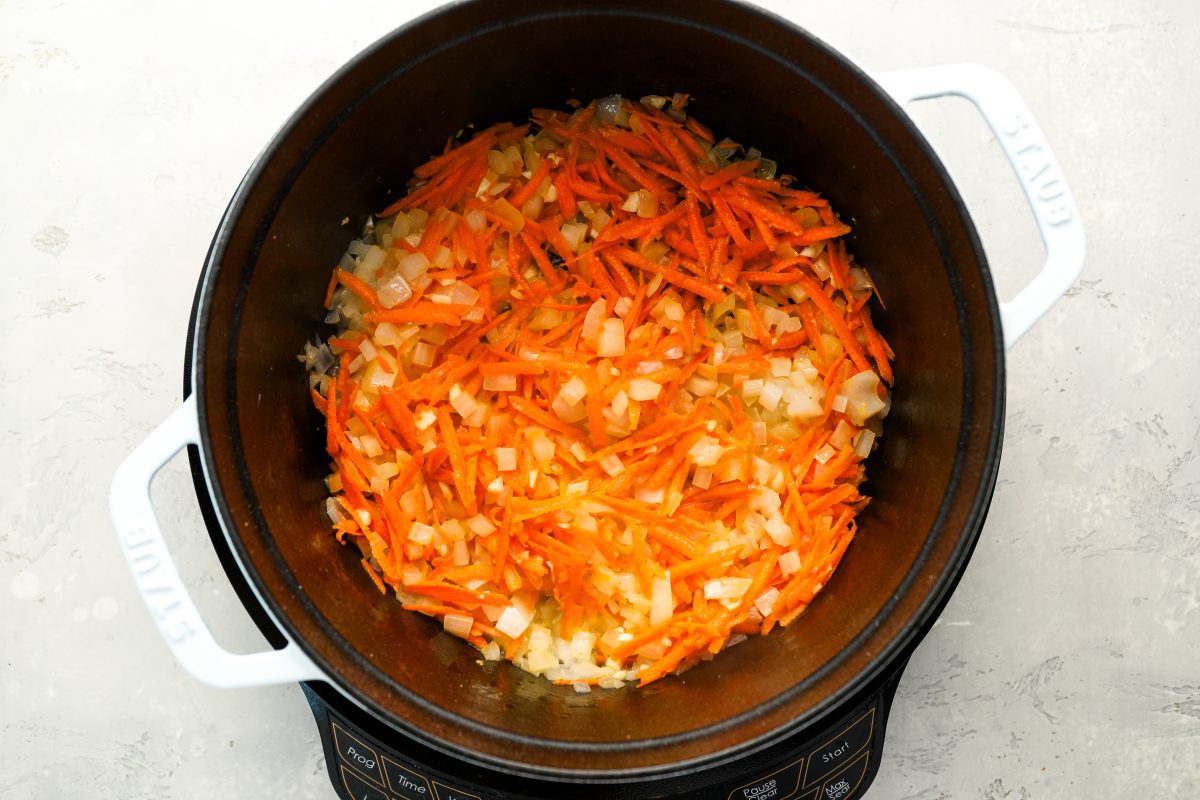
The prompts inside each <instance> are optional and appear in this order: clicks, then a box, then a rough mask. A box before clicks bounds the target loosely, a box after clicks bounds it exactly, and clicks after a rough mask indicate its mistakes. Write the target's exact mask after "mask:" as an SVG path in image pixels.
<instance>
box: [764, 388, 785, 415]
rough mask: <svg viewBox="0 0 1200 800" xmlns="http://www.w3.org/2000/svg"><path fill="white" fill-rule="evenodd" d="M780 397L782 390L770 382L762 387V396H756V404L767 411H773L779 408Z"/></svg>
mask: <svg viewBox="0 0 1200 800" xmlns="http://www.w3.org/2000/svg"><path fill="white" fill-rule="evenodd" d="M781 397H783V389H780V388H779V384H777V383H774V382H770V383H767V384H766V385H764V386H763V389H762V394H760V395H759V396H758V404H759V405H760V406H762V407H763V408H765V409H766V410H767V411H774V410H775V409H776V407H778V406H779V400H780V398H781Z"/></svg>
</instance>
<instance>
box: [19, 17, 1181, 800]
mask: <svg viewBox="0 0 1200 800" xmlns="http://www.w3.org/2000/svg"><path fill="white" fill-rule="evenodd" d="M431 5H432V4H430V3H428V2H422V3H392V4H388V5H372V4H367V3H350V2H343V3H333V2H326V3H312V4H301V5H295V4H293V5H289V6H271V7H268V6H267V5H266V4H246V3H234V2H230V1H229V0H214V2H209V3H206V4H203V5H192V4H166V3H162V4H160V3H152V2H145V0H118V1H117V2H111V3H102V4H98V3H84V2H80V1H79V0H65V2H58V3H45V2H35V1H34V0H0V181H2V186H3V192H2V193H0V218H2V219H3V224H2V225H0V265H2V266H0V269H2V270H3V271H4V274H6V275H8V276H9V277H8V279H7V280H6V284H5V287H4V289H3V290H2V291H0V333H2V334H3V340H4V341H5V342H7V350H6V351H5V354H4V356H3V358H2V359H0V386H2V387H3V388H2V389H0V464H3V468H2V474H3V475H4V485H5V487H6V491H5V492H4V494H3V495H2V496H0V508H2V509H3V513H2V514H0V516H3V518H4V519H5V520H7V521H6V522H4V523H2V524H0V642H2V645H0V797H3V798H13V800H23V799H24V798H50V797H84V796H86V797H98V798H155V800H160V799H162V798H192V797H254V798H275V797H290V798H332V797H333V794H332V791H331V789H330V787H329V783H328V778H327V776H326V773H325V769H324V763H323V758H322V755H321V752H320V746H319V742H318V739H317V731H316V727H315V726H314V725H313V723H312V720H311V717H310V715H309V712H308V709H307V707H306V705H305V703H304V700H303V699H302V697H301V694H300V691H299V690H298V689H297V688H296V687H295V686H284V687H275V688H270V689H259V690H238V691H222V690H217V689H212V688H208V687H206V686H203V685H201V684H199V683H197V682H195V681H194V680H192V679H191V678H190V677H188V676H187V675H186V674H185V673H184V672H183V671H182V670H181V669H180V668H179V667H178V666H177V665H176V663H175V662H174V660H173V659H172V657H171V656H170V654H169V653H168V651H167V649H166V647H165V646H164V645H163V644H162V642H161V640H160V639H159V636H158V634H157V632H156V631H155V629H154V628H153V626H152V624H151V622H150V618H149V615H148V614H147V613H146V611H145V609H144V608H143V607H142V605H141V603H140V601H139V599H138V598H137V596H136V594H135V591H134V588H133V584H132V582H131V581H130V578H129V574H128V570H127V568H126V566H125V565H124V563H123V561H122V559H121V557H120V555H119V552H118V550H117V547H116V543H115V541H114V536H113V532H112V528H111V525H110V523H109V519H108V510H107V502H106V496H107V489H108V483H109V480H110V478H111V476H112V473H113V470H114V469H115V467H116V465H117V464H118V463H119V461H120V460H121V459H122V458H123V457H124V455H125V454H127V453H128V452H129V451H130V450H131V449H132V448H133V447H134V446H135V445H136V444H137V443H138V442H139V441H140V440H141V439H142V438H143V437H144V436H145V435H146V434H147V433H148V432H149V431H150V430H151V429H152V428H153V427H154V426H155V425H156V424H157V423H158V422H159V421H160V420H162V419H163V418H164V417H166V415H167V414H168V413H169V412H170V411H171V410H172V409H173V408H174V407H175V406H176V404H177V403H178V402H179V399H180V387H181V376H182V362H183V352H184V333H185V327H186V324H187V319H188V311H189V306H190V303H191V299H192V291H193V287H194V283H195V280H196V277H197V275H198V273H199V269H200V265H201V261H202V259H203V257H204V253H205V250H206V248H207V246H208V241H209V238H210V236H211V233H212V231H213V229H214V227H215V225H216V223H217V220H218V218H219V217H220V214H221V212H222V210H223V209H224V207H225V203H226V201H227V200H228V198H229V196H230V194H231V193H232V191H233V189H234V187H235V186H236V185H237V183H238V180H239V179H240V177H241V175H242V173H243V172H244V170H245V169H246V168H247V166H248V165H249V163H250V161H251V160H252V159H253V157H254V156H255V155H256V153H257V152H258V150H259V149H260V148H261V147H262V146H263V144H264V143H265V142H266V141H267V140H268V139H269V137H270V136H271V134H272V133H273V132H274V130H275V128H276V127H277V126H278V125H279V124H280V123H281V122H282V121H283V120H284V119H285V118H286V116H287V115H288V114H289V113H290V112H291V111H292V109H293V108H294V107H295V106H296V105H297V104H298V103H299V102H300V101H301V100H303V99H304V98H305V97H306V96H307V95H308V93H309V92H310V91H311V90H313V89H314V88H315V87H316V86H317V85H318V84H319V83H320V82H321V80H323V79H324V78H325V77H326V76H328V75H329V74H330V72H332V71H333V70H334V69H335V68H336V67H338V66H339V65H341V64H342V63H343V62H344V61H345V60H347V59H348V58H350V57H351V56H352V55H354V54H355V53H356V52H357V51H358V50H360V49H361V48H362V47H364V46H365V45H367V44H368V43H369V42H371V41H372V40H374V39H375V38H377V36H378V35H379V34H381V33H382V32H384V31H385V30H388V29H390V28H391V27H393V26H394V25H396V24H399V23H400V22H403V21H404V20H405V19H406V18H408V17H409V16H411V15H414V14H416V13H417V12H418V11H422V10H425V9H426V8H428V7H430V6H431ZM769 5H770V7H771V8H773V9H774V10H776V11H778V12H780V13H782V14H784V15H786V16H788V17H790V18H792V19H793V20H795V21H797V22H799V23H800V24H802V25H804V26H806V27H808V28H810V29H811V30H812V31H814V32H815V33H817V34H818V35H820V36H822V37H823V38H825V39H826V40H828V41H829V42H831V43H832V44H834V45H835V46H838V47H840V48H842V49H843V50H845V51H846V52H848V53H850V54H851V55H853V56H854V57H855V58H857V59H858V60H859V61H860V62H861V63H863V64H866V65H869V66H873V67H877V68H891V67H905V66H917V65H927V64H937V63H944V62H956V61H964V60H974V61H979V62H982V63H985V64H989V65H991V66H994V67H996V68H998V69H999V70H1000V71H1002V72H1003V73H1005V74H1006V75H1007V76H1008V77H1009V78H1010V79H1011V80H1012V81H1013V83H1015V84H1016V85H1017V86H1018V87H1019V89H1020V90H1021V92H1022V93H1023V94H1024V96H1025V99H1026V101H1027V102H1028V104H1029V106H1030V107H1031V108H1032V109H1033V110H1034V112H1035V114H1036V115H1037V117H1038V119H1039V120H1040V122H1041V124H1042V126H1043V128H1044V129H1045V131H1046V133H1047V135H1048V137H1049V138H1050V140H1051V142H1052V143H1053V145H1054V147H1055V148H1056V151H1057V154H1058V156H1059V158H1060V160H1061V162H1062V165H1063V168H1064V170H1065V172H1066V174H1067V175H1068V177H1069V178H1070V180H1071V183H1072V186H1073V188H1074V191H1075V195H1076V198H1077V200H1078V202H1079V205H1080V206H1081V208H1082V211H1083V216H1084V219H1085V221H1086V225H1087V229H1088V235H1089V245H1090V246H1089V253H1090V257H1089V259H1088V262H1087V266H1086V268H1085V272H1084V275H1083V279H1082V280H1081V281H1080V283H1079V284H1078V285H1077V286H1076V287H1075V288H1074V289H1073V290H1072V291H1071V292H1070V293H1069V295H1068V296H1067V297H1066V298H1065V299H1064V300H1063V301H1062V302H1061V303H1060V304H1059V305H1058V306H1057V307H1056V308H1055V309H1054V310H1053V311H1052V312H1051V313H1050V314H1049V316H1047V317H1046V318H1045V319H1044V320H1042V322H1041V323H1040V324H1039V325H1038V326H1037V327H1036V328H1035V329H1034V330H1033V331H1032V332H1031V333H1030V334H1029V335H1028V336H1027V337H1026V338H1025V339H1023V340H1022V341H1021V342H1020V343H1019V344H1018V346H1017V347H1016V348H1015V349H1014V350H1013V351H1012V352H1011V353H1010V356H1009V362H1008V368H1009V374H1008V380H1009V384H1008V419H1007V434H1006V442H1005V450H1004V459H1003V463H1002V466H1001V471H1000V481H999V486H998V489H997V492H996V496H995V500H994V502H993V504H992V508H991V514H990V516H989V518H988V521H987V524H986V527H985V528H984V531H983V536H982V538H981V541H980V544H979V547H978V549H977V550H976V552H975V555H974V558H973V559H972V561H971V563H970V566H969V568H968V569H967V571H966V575H965V577H964V579H963V581H962V584H961V585H960V587H959V589H958V591H957V593H956V594H955V596H954V598H953V600H952V601H951V602H950V604H949V606H948V607H947V609H946V610H945V613H944V614H943V615H942V618H941V620H940V621H939V622H938V624H937V626H936V627H935V628H934V629H933V631H932V632H931V633H930V635H929V636H928V638H927V639H926V640H925V642H924V643H923V644H922V646H921V647H920V649H919V650H918V651H917V653H916V655H915V657H914V658H913V661H912V664H911V665H910V667H909V668H908V671H907V672H906V673H905V675H904V678H903V681H902V683H901V685H900V690H899V693H898V696H897V700H896V705H895V708H894V713H893V717H892V721H891V725H890V728H889V738H888V741H887V747H886V752H885V757H884V763H883V767H882V770H881V772H880V775H879V778H878V779H877V781H876V784H875V787H874V789H873V790H872V792H871V795H870V796H871V797H872V798H880V799H881V800H945V799H946V798H954V799H955V800H957V799H958V798H982V799H983V800H1028V799H1029V798H1060V797H1068V798H1073V797H1104V798H1131V799H1132V798H1143V797H1144V798H1194V797H1200V407H1198V402H1197V396H1198V395H1200V392H1198V390H1200V343H1198V342H1200V340H1198V339H1197V337H1196V331H1197V328H1200V311H1197V308H1200V289H1198V288H1197V286H1198V284H1197V282H1196V281H1195V280H1194V279H1193V278H1194V273H1195V269H1194V265H1193V258H1194V255H1193V256H1189V253H1193V251H1194V248H1195V241H1196V238H1197V220H1196V213H1197V204H1196V192H1197V190H1198V188H1200V187H1198V186H1197V183H1196V179H1197V177H1198V176H1200V159H1198V158H1197V157H1196V148H1195V144H1194V139H1193V137H1194V136H1195V131H1196V130H1197V128H1198V127H1200V95H1198V94H1197V91H1196V87H1195V53H1196V52H1197V51H1198V49H1200V6H1197V5H1196V4H1192V3H1184V2H1173V3H1152V2H1145V0H1124V2H1114V1H1106V2H1087V3H1085V2H1083V0H1060V2H1057V3H1036V4H1028V3H1021V2H1017V1H1016V0H999V2H991V3H982V2H966V3H964V2H954V1H953V0H930V1H928V2H907V1H905V0H894V2H890V3H874V2H872V3H868V2H859V1H858V0H855V2H850V3H830V4H825V7H824V8H819V7H818V4H816V3H806V2H773V3H770V4H769ZM917 114H918V117H919V119H920V121H921V122H922V123H923V124H924V125H925V126H926V128H927V130H928V131H929V132H930V135H931V138H932V140H933V141H934V142H935V144H936V145H937V146H938V147H939V148H940V149H941V150H942V151H943V153H944V155H945V157H946V160H947V162H948V163H949V165H950V168H951V171H952V172H953V173H954V174H955V176H956V177H957V178H958V180H959V182H960V185H961V187H962V190H963V194H964V195H965V197H966V199H967V201H968V203H969V205H970V206H971V208H972V211H973V213H974V215H975V217H976V220H977V223H978V225H979V227H980V229H981V232H982V235H983V238H984V243H985V245H986V247H987V249H988V252H989V255H990V258H991V260H992V263H993V266H994V268H995V269H996V271H997V272H998V273H1000V287H1001V290H1002V294H1004V295H1006V296H1007V295H1009V294H1011V293H1012V290H1013V289H1015V288H1017V287H1019V286H1020V285H1021V282H1022V281H1023V280H1025V279H1027V278H1028V277H1029V276H1030V275H1031V274H1032V273H1033V272H1034V271H1035V269H1036V267H1037V265H1038V263H1039V261H1040V258H1041V251H1040V245H1039V243H1038V240H1037V237H1036V235H1035V233H1034V230H1033V226H1032V222H1031V219H1030V216H1029V214H1028V212H1027V211H1025V209H1024V206H1023V204H1022V201H1021V199H1020V193H1019V190H1018V187H1017V184H1016V182H1015V180H1013V179H1012V177H1011V174H1010V173H1009V172H1008V166H1007V164H1006V163H1005V162H1004V161H1003V160H1002V158H1001V156H1000V154H999V151H998V150H997V149H996V148H995V144H994V143H993V142H991V141H990V140H989V135H988V133H987V131H986V129H985V128H984V126H983V124H982V122H980V120H979V119H978V118H977V117H976V116H975V115H974V113H973V112H972V111H971V110H970V109H969V107H968V106H967V105H966V104H965V103H964V102H961V101H938V102H937V103H933V104H924V105H923V106H921V107H920V108H919V109H918V110H917ZM155 497H156V502H157V506H158V508H159V511H160V514H161V516H162V518H163V522H164V526H165V527H166V528H167V530H168V531H169V534H168V535H169V539H170V541H171V543H172V547H173V552H174V553H175V554H176V556H177V558H178V560H179V561H180V563H181V564H182V571H183V573H184V577H185V579H186V580H187V581H188V582H189V584H190V585H191V586H192V587H193V592H194V595H195V596H196V597H197V601H198V602H199V604H200V605H201V607H202V610H203V611H204V613H205V614H206V616H207V618H208V619H209V621H210V622H211V624H212V627H213V628H214V630H215V631H216V632H217V634H218V638H220V639H221V640H222V641H223V642H226V643H227V644H228V645H229V646H231V647H234V648H243V649H250V648H253V647H255V646H256V645H258V644H259V643H260V641H261V640H260V638H259V636H258V634H257V632H256V631H255V629H254V627H253V625H252V624H251V623H250V622H249V620H248V619H247V617H246V616H245V613H244V612H243V610H242V609H241V607H240V605H239V603H238V601H237V599H236V598H235V597H234V595H233V593H232V591H231V590H230V588H229V586H228V584H227V582H226V579H225V577H224V573H223V572H222V571H221V569H220V566H219V565H218V563H217V560H216V558H215V556H214V554H213V553H212V551H211V547H210V545H209V543H208V540H207V537H206V535H205V533H204V529H203V525H202V523H201V520H200V517H199V513H198V511H197V508H196V505H195V501H194V499H193V493H192V488H191V484H190V480H189V478H188V477H187V475H186V473H185V471H184V469H183V467H182V465H181V464H180V463H179V462H178V461H177V462H176V463H174V464H173V465H172V467H170V468H169V469H168V470H166V471H165V473H164V474H163V476H162V477H161V478H160V480H159V482H158V483H157V484H156V488H155Z"/></svg>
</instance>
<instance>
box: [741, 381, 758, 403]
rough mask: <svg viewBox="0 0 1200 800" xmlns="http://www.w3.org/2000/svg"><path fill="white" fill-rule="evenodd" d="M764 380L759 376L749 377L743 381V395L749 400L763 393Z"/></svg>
mask: <svg viewBox="0 0 1200 800" xmlns="http://www.w3.org/2000/svg"><path fill="white" fill-rule="evenodd" d="M762 390H763V381H762V380H760V379H758V378H749V379H747V380H744V381H742V397H744V398H746V399H747V400H753V399H754V398H756V397H758V396H759V395H761V394H762Z"/></svg>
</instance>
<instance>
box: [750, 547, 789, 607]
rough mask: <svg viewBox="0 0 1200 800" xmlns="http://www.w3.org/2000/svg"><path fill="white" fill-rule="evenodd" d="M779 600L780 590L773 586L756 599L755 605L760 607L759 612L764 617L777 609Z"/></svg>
mask: <svg viewBox="0 0 1200 800" xmlns="http://www.w3.org/2000/svg"><path fill="white" fill-rule="evenodd" d="M781 558H782V556H781ZM778 600H779V590H778V589H776V588H775V587H774V586H772V587H771V588H770V589H767V590H766V591H765V592H763V593H762V594H760V595H759V596H758V599H757V600H755V601H754V607H755V608H757V609H758V613H760V614H762V615H763V617H769V616H771V612H772V611H774V610H775V603H776V602H777V601H778Z"/></svg>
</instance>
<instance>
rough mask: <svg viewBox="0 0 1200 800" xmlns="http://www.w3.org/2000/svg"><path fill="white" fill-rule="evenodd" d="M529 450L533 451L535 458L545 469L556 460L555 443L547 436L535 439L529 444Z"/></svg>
mask: <svg viewBox="0 0 1200 800" xmlns="http://www.w3.org/2000/svg"><path fill="white" fill-rule="evenodd" d="M529 449H530V450H532V451H533V457H534V458H536V459H537V461H538V463H539V464H541V465H542V466H543V467H544V466H545V465H547V464H549V463H550V462H551V461H552V460H553V459H554V441H553V440H552V439H549V438H547V437H545V436H537V437H535V438H534V439H533V441H532V442H530V443H529Z"/></svg>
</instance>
